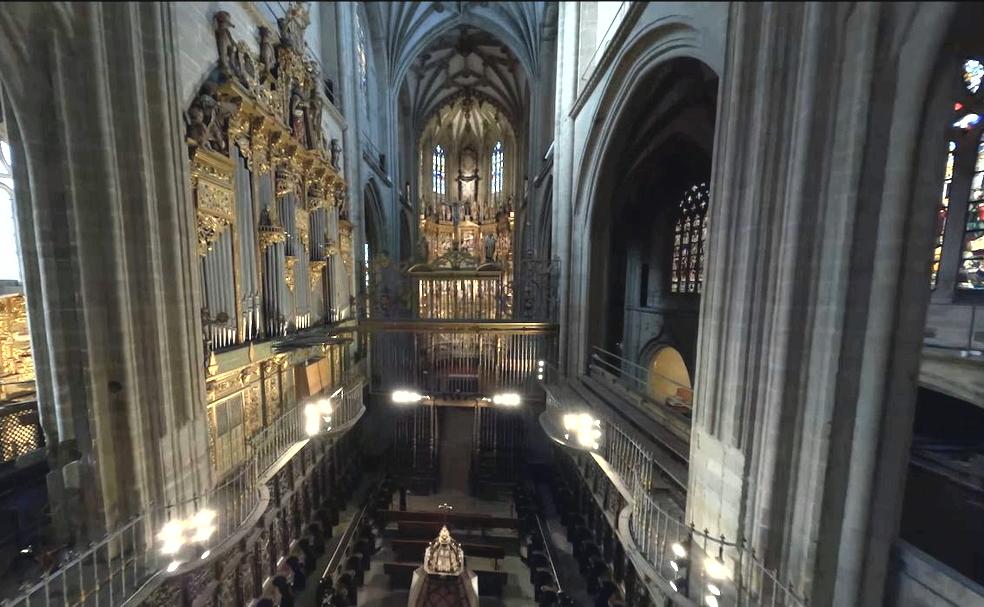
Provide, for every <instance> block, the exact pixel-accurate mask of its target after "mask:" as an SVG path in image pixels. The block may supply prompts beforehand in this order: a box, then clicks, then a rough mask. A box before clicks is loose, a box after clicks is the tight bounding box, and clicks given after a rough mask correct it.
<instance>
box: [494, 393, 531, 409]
mask: <svg viewBox="0 0 984 607" xmlns="http://www.w3.org/2000/svg"><path fill="white" fill-rule="evenodd" d="M521 402H523V399H522V398H521V397H520V396H519V394H516V393H515V392H506V393H505V394H496V395H494V396H493V397H492V404H494V405H502V406H503V407H518V406H519V404H520V403H521Z"/></svg>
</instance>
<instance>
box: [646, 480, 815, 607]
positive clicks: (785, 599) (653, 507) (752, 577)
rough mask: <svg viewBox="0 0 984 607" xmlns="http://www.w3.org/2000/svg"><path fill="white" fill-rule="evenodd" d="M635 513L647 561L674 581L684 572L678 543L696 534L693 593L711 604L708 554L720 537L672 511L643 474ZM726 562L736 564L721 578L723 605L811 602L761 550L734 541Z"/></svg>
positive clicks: (797, 606) (792, 606) (793, 606)
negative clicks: (674, 563)
mask: <svg viewBox="0 0 984 607" xmlns="http://www.w3.org/2000/svg"><path fill="white" fill-rule="evenodd" d="M632 487H633V488H632V496H633V500H632V502H633V503H632V506H631V508H632V512H631V517H630V519H629V529H630V531H631V533H632V539H633V541H634V542H635V544H636V547H637V548H638V549H639V552H640V553H641V554H642V556H643V557H644V558H645V559H646V561H647V562H648V563H649V564H651V565H652V566H653V568H654V569H655V570H656V572H657V573H658V574H659V575H660V577H661V578H663V580H664V581H665V582H666V583H667V584H668V583H669V582H671V581H673V580H674V579H676V578H677V577H679V574H678V573H676V572H674V571H673V569H672V568H671V567H670V561H671V560H672V559H673V558H674V554H673V549H672V546H673V544H674V543H675V542H681V543H683V542H684V540H685V539H686V538H687V537H688V536H691V537H692V545H691V546H690V554H689V557H690V569H689V572H690V573H689V577H690V588H691V592H690V595H691V596H692V597H693V598H694V599H695V600H696V602H697V604H699V605H706V604H707V603H706V602H705V600H704V599H705V596H706V595H707V594H708V592H707V590H706V587H707V583H708V582H712V581H713V580H712V579H711V578H710V577H709V576H707V575H706V573H705V570H704V567H703V562H704V559H705V558H708V557H710V558H714V557H716V556H717V555H718V551H719V547H720V546H721V544H720V541H719V540H717V539H715V538H708V537H706V536H705V535H704V534H702V533H700V532H699V531H695V530H693V529H691V528H690V527H689V526H688V525H687V524H686V523H685V522H684V521H683V520H682V519H681V518H679V517H678V516H676V515H674V514H672V513H671V512H669V510H668V509H667V508H665V507H664V506H663V505H661V504H660V503H659V501H658V500H657V499H656V498H655V497H654V496H652V495H651V494H650V493H649V492H648V491H646V490H645V488H644V487H643V484H642V482H641V481H640V480H639V479H638V477H634V478H633V480H632ZM724 556H725V561H726V562H730V563H731V565H732V569H733V571H732V573H731V575H730V576H729V579H727V580H724V581H721V582H719V583H718V584H717V585H718V586H719V587H720V588H721V590H722V593H723V595H722V596H723V598H724V600H722V601H720V602H721V604H725V605H735V606H736V607H743V606H748V607H754V606H761V607H780V606H782V607H805V605H806V601H805V600H804V599H803V598H801V597H800V596H799V595H797V593H796V592H795V591H794V589H793V587H792V585H791V584H789V583H783V582H782V581H781V579H780V576H779V574H778V572H776V571H775V570H773V569H769V568H768V567H766V566H765V564H764V563H762V562H761V561H760V560H759V559H758V558H757V557H756V556H755V554H754V553H753V552H752V551H750V550H748V549H745V548H743V547H741V546H736V545H734V544H733V543H731V544H728V545H726V546H725V548H724Z"/></svg>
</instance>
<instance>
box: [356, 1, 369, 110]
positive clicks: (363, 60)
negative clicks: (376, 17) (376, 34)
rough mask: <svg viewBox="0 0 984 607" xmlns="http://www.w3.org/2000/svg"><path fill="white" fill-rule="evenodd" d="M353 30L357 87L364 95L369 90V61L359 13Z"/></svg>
mask: <svg viewBox="0 0 984 607" xmlns="http://www.w3.org/2000/svg"><path fill="white" fill-rule="evenodd" d="M355 29H356V35H357V36H358V40H357V42H356V53H357V54H358V57H359V86H360V87H361V88H362V94H363V95H366V94H367V93H368V90H369V84H368V79H369V60H368V58H367V57H366V33H365V30H363V29H362V20H361V19H359V13H358V11H356V13H355Z"/></svg>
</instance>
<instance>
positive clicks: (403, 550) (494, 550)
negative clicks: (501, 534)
mask: <svg viewBox="0 0 984 607" xmlns="http://www.w3.org/2000/svg"><path fill="white" fill-rule="evenodd" d="M429 543H430V542H428V541H427V540H398V539H394V540H393V541H392V544H393V552H395V553H396V558H398V559H400V560H401V561H414V560H416V559H419V558H423V556H424V549H426V548H427V545H428V544H429ZM461 549H462V550H464V551H465V556H466V557H469V556H474V557H478V558H486V559H493V560H495V561H498V560H499V559H503V558H506V549H505V548H503V547H502V546H495V545H493V544H461ZM496 568H498V563H496Z"/></svg>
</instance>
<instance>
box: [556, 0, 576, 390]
mask: <svg viewBox="0 0 984 607" xmlns="http://www.w3.org/2000/svg"><path fill="white" fill-rule="evenodd" d="M577 13H578V5H577V4H570V3H565V2H562V3H560V6H559V8H558V16H557V28H558V30H557V31H558V32H559V34H558V41H557V68H556V70H557V71H556V82H557V85H556V86H557V89H556V92H555V96H554V103H555V105H554V133H555V138H554V142H555V143H554V175H555V178H554V182H553V188H554V191H553V209H552V211H553V221H552V229H551V239H552V240H553V248H554V251H555V252H556V255H557V257H558V258H559V260H560V261H559V264H560V267H559V268H558V274H559V281H558V283H559V284H558V288H557V298H558V303H557V310H558V317H559V319H558V320H559V323H560V326H561V331H560V343H559V347H558V349H557V357H558V360H557V366H558V367H559V368H560V369H563V370H565V371H566V372H568V373H576V372H577V370H578V369H579V366H580V361H579V360H577V359H578V355H577V347H578V345H579V344H577V343H571V342H572V341H574V340H576V339H577V337H578V336H577V335H576V334H575V332H574V331H573V330H570V328H571V327H574V326H576V325H575V323H574V322H572V316H576V314H575V312H579V311H580V306H582V305H583V304H581V303H579V302H577V301H575V298H573V297H572V295H571V286H570V285H571V268H572V267H577V266H575V265H574V264H573V263H572V260H571V224H572V222H573V217H574V194H573V190H574V183H575V179H576V177H575V175H574V154H575V147H574V119H573V118H571V116H570V115H569V114H568V110H569V108H570V107H572V106H573V104H574V99H575V98H576V97H577V81H578V78H577V62H576V60H573V59H572V58H574V57H576V55H577V33H578V14H577ZM572 352H573V355H571V353H572Z"/></svg>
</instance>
